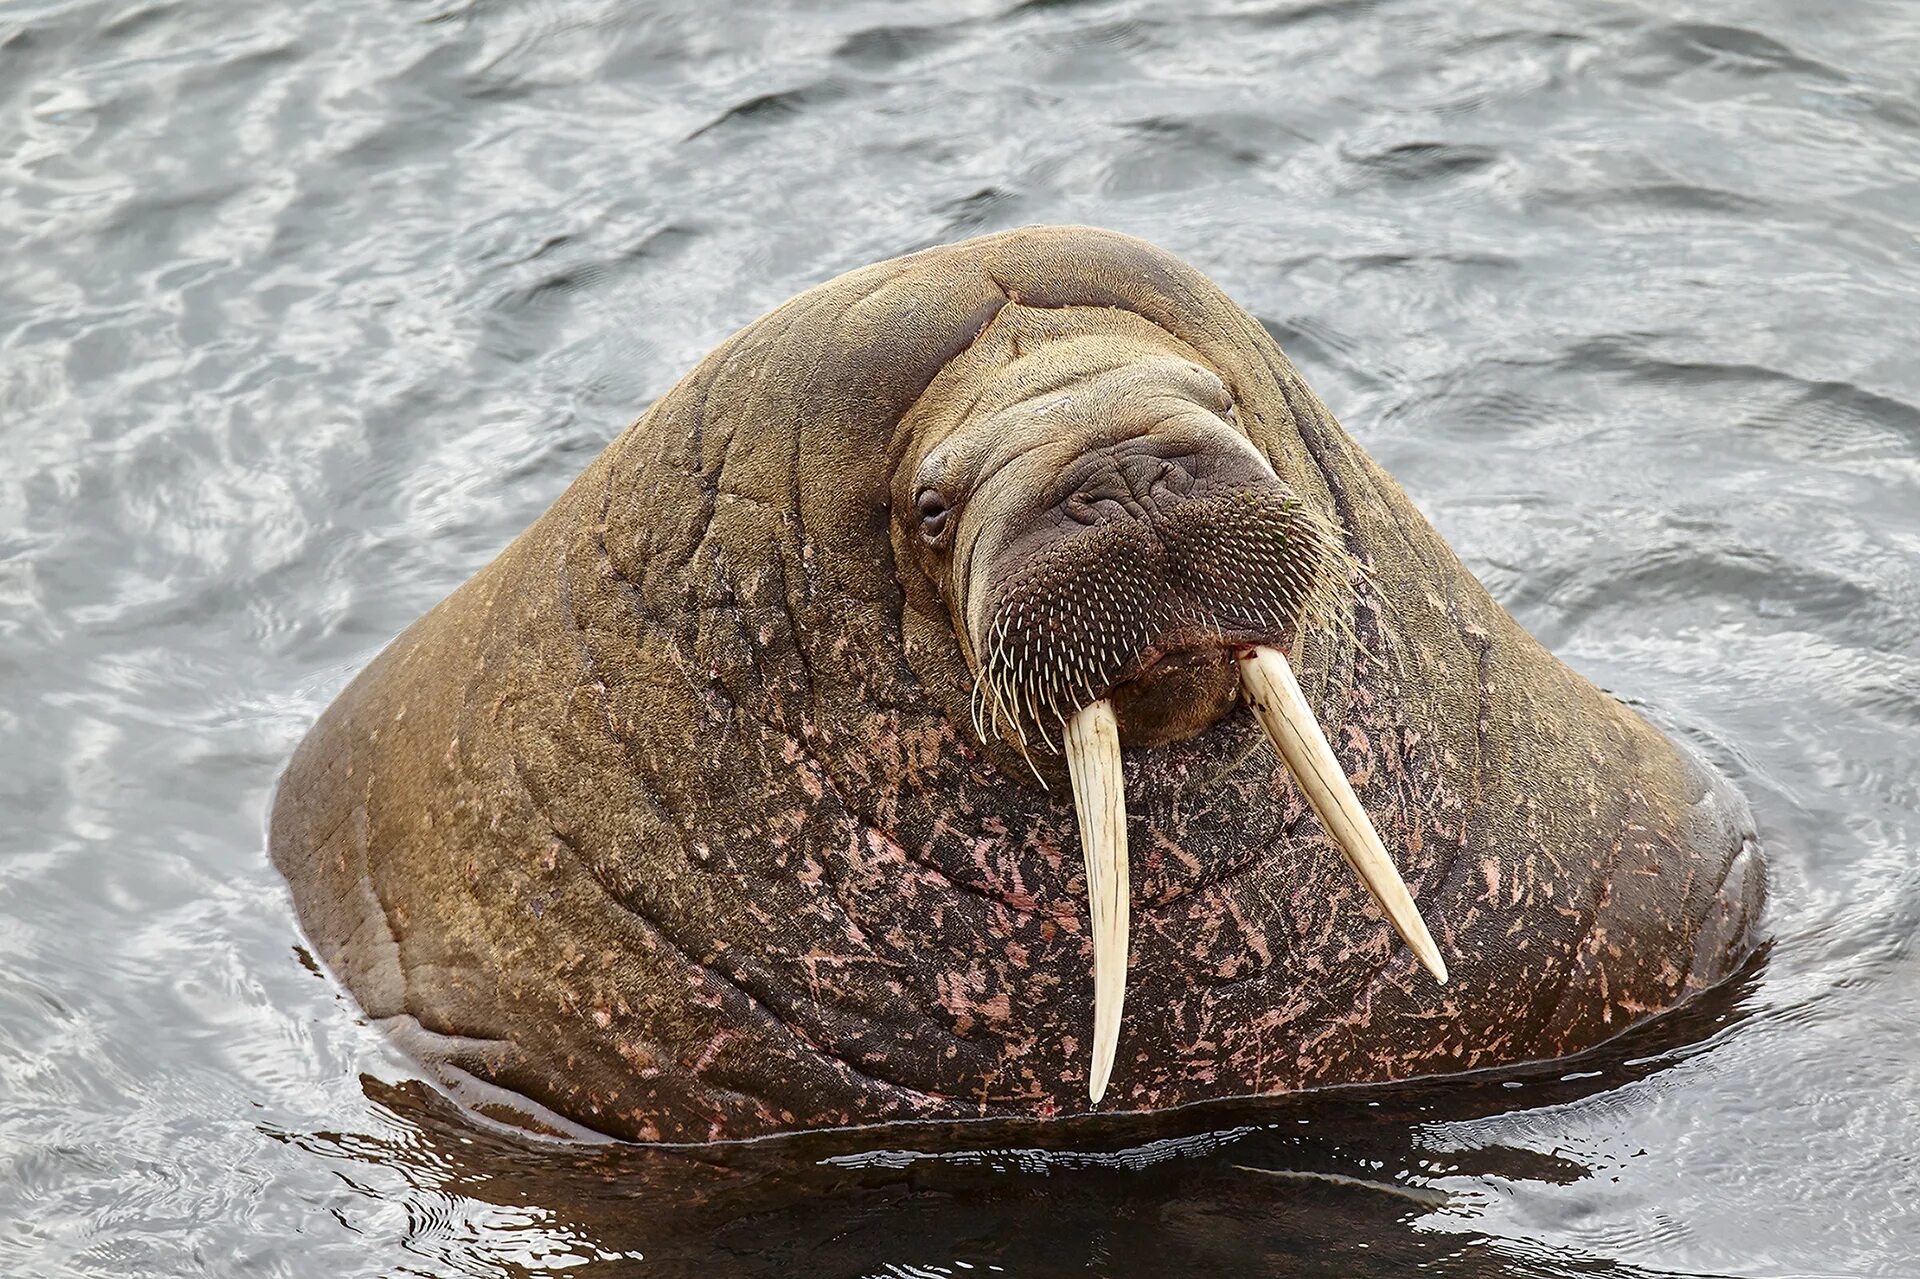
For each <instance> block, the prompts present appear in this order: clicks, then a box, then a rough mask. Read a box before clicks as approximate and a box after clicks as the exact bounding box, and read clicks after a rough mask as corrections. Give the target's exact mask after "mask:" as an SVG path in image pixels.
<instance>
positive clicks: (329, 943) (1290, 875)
mask: <svg viewBox="0 0 1920 1279" xmlns="http://www.w3.org/2000/svg"><path fill="white" fill-rule="evenodd" d="M269 843H270V852H271V856H272V858H273V860H274V862H275V864H276V865H277V866H278V867H279V868H280V870H281V871H282V872H283V873H284V875H285V876H286V878H287V880H288V881H289V883H290V885H291V887H292V893H293V900H294V904H295V908H296V911H297V913H298V916H299V920H300V923H301V925H302V927H303V928H304V930H305V933H306V935H307V937H308V939H309V940H310V942H311V945H312V947H313V949H314V950H315V951H316V952H317V954H318V956H319V958H320V959H321V960H322V961H323V962H324V963H325V964H326V966H327V967H328V968H329V969H331V970H332V972H333V973H334V974H336V975H337V976H338V978H339V979H340V980H341V981H342V982H343V983H344V984H345V985H346V987H347V988H348V989H349V990H350V991H351V992H352V993H353V995H354V996H355V997H356V998H357V999H358V1000H359V1002H360V1004H361V1006H362V1007H363V1008H364V1009H365V1011H366V1013H367V1014H368V1016H369V1017H371V1018H373V1019H375V1020H377V1021H378V1022H380V1023H381V1024H383V1025H385V1026H387V1027H388V1028H390V1029H391V1030H392V1031H393V1032H394V1033H395V1034H396V1035H397V1036H399V1037H400V1039H401V1041H402V1042H403V1043H404V1044H405V1045H406V1046H407V1047H408V1048H409V1049H410V1050H411V1051H412V1052H414V1053H415V1054H416V1055H417V1056H419V1057H420V1059H421V1060H422V1061H423V1062H425V1063H426V1064H427V1065H428V1067H429V1068H430V1070H431V1072H432V1073H433V1074H435V1075H436V1076H437V1077H438V1078H439V1079H440V1080H441V1081H443V1082H444V1083H445V1084H446V1085H447V1086H448V1087H449V1088H450V1090H452V1091H454V1092H455V1093H456V1094H457V1095H460V1096H462V1097H464V1098H466V1099H467V1100H468V1101H469V1102H470V1104H472V1105H474V1106H476V1107H478V1108H479V1109H481V1110H483V1111H487V1112H488V1113H496V1112H497V1113H500V1114H503V1115H508V1114H510V1115H511V1116H513V1117H515V1118H516V1119H517V1120H519V1121H521V1122H526V1123H529V1124H531V1125H534V1126H537V1127H545V1128H548V1129H557V1130H561V1131H572V1132H579V1133H588V1132H591V1133H596V1134H604V1135H609V1136H613V1137H623V1138H630V1139H637V1140H643V1141H664V1142H701V1141H711V1140H721V1139H732V1138H745V1137H755V1136H760V1135H765V1134H771V1133H777V1132H786V1131H795V1130H803V1129H812V1128H823V1127H834V1126H846V1125H863V1124H874V1123H884V1122H889V1121H901V1120H947V1119H964V1118H975V1117H990V1118H1010V1117H1031V1118H1037V1119H1046V1118H1053V1117H1060V1116H1068V1115H1073V1114H1076V1113H1081V1112H1085V1111H1087V1110H1088V1109H1089V1108H1092V1107H1095V1106H1097V1107H1099V1108H1102V1109H1104V1110H1108V1111H1145V1110H1155V1109H1164V1108H1170V1107H1174V1106H1180V1105H1184V1104H1187V1103H1191V1102H1197V1101H1204V1100H1209V1099H1216V1098H1227V1097H1239V1096H1256V1095H1264V1094H1275V1093H1283V1092H1293V1091H1297V1090H1304V1089H1311V1088H1316V1087H1321V1086H1327V1085H1334V1084H1343V1083H1355V1082H1364V1081H1385V1080H1397V1079H1405V1078H1409V1077H1413V1076H1420V1075H1431V1074H1441V1073H1449V1072H1457V1071H1463V1070H1471V1069H1475V1068H1480V1067H1486V1066H1492V1065H1500V1064H1507V1063H1513V1062H1520V1061H1528V1060H1544V1059H1551V1058H1556V1057H1560V1056H1565V1055H1567V1054H1571V1053H1574V1052H1578V1051H1580V1050H1582V1049H1585V1048H1588V1047H1590V1046H1592V1045H1594V1044H1597V1043H1599V1042H1600V1041H1602V1040H1604V1039H1607V1038H1609V1037H1611V1036H1613V1035H1615V1034H1617V1033H1619V1032H1620V1031H1622V1030H1624V1029H1626V1028H1627V1027H1628V1026H1631V1025H1633V1024H1634V1023H1636V1022H1638V1021H1640V1020H1642V1019H1644V1018H1647V1017H1649V1016H1651V1015H1653V1014H1655V1013H1657V1012H1659V1011H1661V1010H1664V1009H1667V1008H1670V1007H1672V1006H1674V1005H1675V1004H1676V1003H1678V1002H1680V1001H1682V1000H1684V999H1686V998H1687V997H1689V996H1690V995H1692V994H1694V993H1695V992H1698V991H1700V990H1702V989H1705V988H1707V987H1709V986H1711V985H1713V984H1714V983H1715V982H1717V981H1719V980H1720V979H1721V978H1723V977H1724V976H1726V975H1727V974H1728V973H1729V972H1731V971H1732V970H1733V969H1734V968H1735V967H1736V966H1737V965H1738V964H1739V963H1740V961H1741V960H1742V959H1743V958H1745V956H1746V955H1747V954H1748V953H1749V952H1750V951H1751V950H1752V948H1753V947H1754V945H1755V943H1756V940H1757V933H1758V930H1759V920H1760V917H1761V913H1762V907H1763V902H1764V897H1765V872H1764V866H1763V857H1762V854H1761V851H1760V847H1759V844H1758V841H1757V837H1756V834H1755V831H1754V828H1753V823H1752V820H1751V817H1750V815H1749V813H1748V810H1747V808H1746V806H1745V804H1744V803H1743V802H1742V800H1741V799H1740V798H1739V797H1738V795H1737V794H1735V793H1734V792H1733V791H1732V789H1731V788H1730V787H1729V786H1728V785H1727V784H1726V783H1725V782H1724V781H1722V780H1721V779H1720V778H1719V777H1718V776H1717V775H1715V774H1714V773H1713V772H1711V771H1710V770H1709V769H1708V768H1707V767H1706V766H1705V765H1704V764H1703V763H1702V762H1700V761H1699V760H1697V759H1696V758H1695V757H1693V756H1692V755H1691V754H1689V753H1688V752H1686V751H1684V750H1682V749H1680V748H1679V747H1678V746H1676V745H1675V744H1674V743H1673V742H1672V741H1671V740H1669V739H1668V738H1667V737H1666V736H1664V735H1662V734H1661V733H1660V732H1659V731H1658V730H1656V729H1655V728H1654V727H1652V726H1651V725H1650V724H1648V723H1647V722H1646V721H1645V720H1644V719H1642V718H1641V717H1640V716H1639V715H1638V714H1636V713H1635V712H1634V711H1632V710H1631V709H1629V708H1628V707H1626V706H1625V705H1623V704H1622V703H1621V702H1619V701H1617V700H1615V699H1614V698H1613V697H1610V696H1608V695H1607V694H1605V693H1603V692H1601V691H1600V690H1598V689H1596V688H1595V687H1594V686H1593V685H1591V684H1590V683H1588V682H1587V681H1586V680H1585V679H1583V678H1581V677H1580V676H1579V675H1577V674H1575V673H1574V672H1573V671H1571V670H1570V669H1568V668H1567V667H1566V666H1564V665H1563V664H1561V663H1560V662H1559V661H1558V660H1556V659H1555V658H1554V657H1553V656H1552V655H1550V654H1549V653H1548V652H1546V651H1545V650H1544V649H1543V648H1542V647H1541V646H1540V645H1539V644H1538V643H1537V642H1536V641H1535V640H1534V639H1533V638H1532V637H1531V636H1529V635H1528V634H1527V633H1526V632H1525V631H1524V630H1523V629H1522V628H1521V627H1520V626H1519V625H1518V624H1516V623H1515V622H1514V621H1513V620H1512V619H1511V618H1510V617H1508V616H1507V614H1506V613H1505V612H1504V611H1503V610H1502V609H1501V608H1500V607H1499V605H1498V604H1496V603H1495V602H1494V601H1493V599H1492V598H1491V597H1490V596H1489V595H1488V593H1487V592H1486V590H1485V589H1484V588H1483V587H1482V586H1481V585H1480V583H1479V582H1478V581H1476V580H1475V578H1474V577H1473V575H1472V574H1471V573H1470V572H1468V571H1467V569H1466V568H1465V567H1464V566H1463V565H1462V564H1461V563H1460V561H1459V560H1458V559H1457V558H1456V557H1455V556H1454V555H1453V553H1452V552H1451V551H1450V550H1449V548H1448V547H1447V546H1446V544H1445V543H1444V542H1443V541H1442V540H1441V538H1440V537H1439V536H1438V535H1437V534H1436V533H1435V532H1434V530H1433V529H1432V528H1431V527H1430V526H1429V525H1428V524H1427V522H1426V521H1425V520H1424V519H1423V518H1422V517H1421V516H1420V514H1419V513H1418V512H1417V511H1416V510H1415V509H1414V507H1413V505H1412V503H1411V502H1410V501H1409V500H1408V498H1407V497H1406V495H1405V494H1404V493H1403V492H1402V491H1401V490H1400V489H1399V487H1398V486H1397V485H1395V483H1394V482H1393V481H1392V480H1391V479H1390V478H1389V477H1388V476H1387V475H1386V474H1385V473H1384V472H1383V471H1382V470H1381V469H1380V468H1379V467H1378V466H1377V465H1375V464H1374V462H1373V461H1372V460H1371V459H1369V458H1368V457H1367V455H1366V454H1365V453H1364V452H1362V450H1361V449H1360V447H1359V446H1358V445H1357V444H1356V443H1355V442H1354V441H1353V440H1352V439H1351V438H1350V437H1349V436H1348V435H1347V434H1346V433H1345V432H1344V431H1343V430H1342V429H1341V428H1340V426H1339V425H1338V424H1337V423H1336V422H1335V420H1334V418H1333V416H1332V414H1331V413H1330V412H1329V411H1328V410H1327V408H1326V407H1325V406H1324V405H1323V404H1322V403H1321V402H1320V401H1319V400H1318V399H1317V398H1316V397H1315V396H1314V394H1313V393H1312V392H1311V391H1310V390H1308V388H1307V387H1306V385H1305V383H1304V382H1303V381H1302V379H1301V377H1300V375H1299V374H1298V373H1297V372H1296V370H1295V369H1294V367H1293V365H1292V364H1291V363H1289V361H1288V360H1287V358H1286V357H1285V356H1284V355H1283V354H1282V353H1281V351H1280V350H1279V348H1278V347H1277V345H1276V344H1275V343H1274V341H1273V340H1272V338H1271V337H1270V336H1269V335H1268V334H1267V332H1266V331H1265V330H1264V329H1263V328H1262V326H1261V325H1260V324H1259V323H1258V322H1257V321H1256V320H1254V319H1253V318H1252V317H1251V316H1249V315H1248V314H1247V313H1246V312H1245V311H1243V310H1241V309H1240V308H1239V307H1238V306H1237V305H1235V304H1234V303H1233V302H1232V301H1231V300H1230V299H1229V298H1228V297H1227V296H1226V295H1225V294H1224V293H1222V292H1221V290H1220V289H1218V288H1217V287H1215V286H1214V285H1213V284H1212V283H1210V282H1209V281H1208V280H1207V279H1206V278H1204V277H1203V276H1202V275H1200V274H1199V273H1198V272H1196V271H1195V270H1193V269H1192V268H1191V267H1189V266H1187V265H1185V264H1184V263H1182V262H1181V261H1179V260H1178V259H1176V258H1174V257H1173V256H1171V255H1169V254H1167V253H1165V252H1163V251H1161V250H1159V249H1156V248H1154V247H1153V246H1151V245H1148V244H1145V243H1143V242H1141V241H1139V240H1135V239H1131V238H1128V237H1126V236H1122V235H1118V234H1113V233H1109V232H1104V231H1098V230H1092V229H1087V228H1075V227H1057V228H1029V229H1025V230H1020V231H1014V232H1009V233H1004V234H999V235H994V236H988V237H985V238H981V239H975V240H969V241H966V242H964V243H959V244H953V245H948V246H942V247H936V248H931V249H927V250H924V251H921V252H918V253H913V254H910V255H908V256H905V257H901V258H897V259H894V260H892V261H888V262H882V263H879V264H877V265H874V266H870V267H867V268H865V269H862V270H857V271H854V272H852V273H850V274H847V275H843V276H841V277H839V278H838V279H834V280H831V281H829V282H827V283H825V284H822V285H820V286H818V287H816V288H813V289H811V290H809V291H807V292H805V293H802V294H801V295H799V296H798V297H796V298H794V299H792V300H791V301H789V302H787V303H786V304H784V305H782V306H781V307H779V308H778V309H776V310H774V311H773V312H771V313H770V314H768V315H766V316H765V317H763V318H762V319H760V320H758V321H756V322H754V323H753V324H751V325H749V326H748V327H747V328H745V329H743V330H741V331H740V332H739V333H737V334H735V335H734V336H733V337H731V338H729V339H728V340H726V341H725V342H724V343H722V344H721V345H720V346H719V347H718V348H717V349H716V350H715V351H714V352H713V353H712V354H711V355H709V356H708V357H707V358H706V359H705V360H703V361H702V362H701V363H700V364H699V365H698V366H697V367H696V368H695V369H694V370H693V371H692V372H691V373H689V374H688V375H687V376H686V377H685V378H684V379H683V380H682V381H681V382H680V383H679V384H678V385H676V386H675V387H674V388H673V389H672V390H670V391H669V392H668V393H667V394H666V395H664V396H663V397H662V398H661V399H659V400H658V401H657V402H655V403H654V404H653V405H652V407H650V408H649V409H648V410H647V411H646V412H645V414H644V415H643V416H642V417H641V418H640V419H639V420H638V421H637V422H635V423H634V424H633V425H632V426H630V427H629V428H627V430H626V431H625V432H624V433H622V434H621V435H620V436H619V437H618V438H616V439H615V440H614V441H613V442H612V443H611V444H610V445H608V447H607V448H606V449H605V451H604V452H602V453H601V454H600V455H599V457H598V458H596V459H595V460H594V462H593V463H592V464H591V465H589V466H588V467H587V469H586V470H585V471H584V472H583V473H582V474H581V475H580V476H579V477H578V479H576V480H575V481H574V483H573V484H572V485H571V486H570V487H569V488H568V489H567V490H566V491H565V493H564V494H562V495H561V497H560V498H559V500H558V501H556V502H555V503H554V505H553V506H552V507H551V508H550V509H549V510H548V511H547V512H546V514H545V515H543V516H542V517H541V518H540V519H539V520H538V521H536V522H535V523H534V524H533V525H532V526H531V527H530V528H528V529H527V530H526V531H525V532H524V533H522V534H521V535H520V536H519V537H518V538H516V539H515V540H514V541H513V542H512V543H511V544H510V545H509V546H508V547H507V548H506V549H505V550H504V551H503V552H501V554H500V555H499V557H498V558H497V559H495V560H494V561H493V562H492V563H490V564H488V565H487V566H486V567H485V568H483V569H482V570H481V571H480V572H479V573H477V574H476V575H475V576H474V577H473V578H472V579H471V580H470V581H468V582H467V583H466V584H465V585H463V586H462V587H460V588H459V589H458V590H457V591H455V592H454V593H453V594H452V595H451V596H449V597H448V598H447V599H446V600H445V601H443V602H442V603H441V604H439V605H438V606H437V607H435V608H434V609H433V610H432V611H431V612H429V613H428V614H427V615H426V616H425V617H423V618H422V619H421V620H420V621H418V622H417V623H415V624H414V625H413V626H412V627H410V628H409V629H408V630H407V631H405V632H404V633H403V634H402V635H400V636H399V637H398V638H397V639H396V640H394V641H393V643H392V644H391V645H390V646H389V647H388V648H387V649H386V650H385V651H384V652H382V653H381V654H380V655H379V656H378V657H377V658H376V659H374V661H373V662H372V663H371V664H370V665H368V666H367V668H366V669H365V670H364V671H362V672H361V673H360V675H359V676H358V677H357V678H356V679H354V680H353V681H352V683H351V684H350V685H349V686H348V687H347V689H346V690H345V691H344V692H342V693H341V694H340V696H339V697H338V699H337V700H336V701H335V702H334V703H333V704H332V705H331V706H330V707H329V708H328V709H327V710H326V711H325V713H324V714H323V715H322V716H321V717H320V719H319V721H318V722H317V723H316V724H315V726H314V727H313V729H312V730H311V731H310V733H309V734H308V735H307V737H306V738H305V740H304V741H303V742H302V743H301V744H300V746H299V747H298V749H297V750H296V751H295V753H294V755H293V758H292V760H291V761H290V763H289V765H288V767H287V769H286V772H285V774H284V776H283V779H282V782H281V785H280V787H279V790H278V793H277V796H276V798H275V802H274V808H273V814H272V819H271V825H270V835H269Z"/></svg>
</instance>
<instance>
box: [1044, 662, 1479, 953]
mask: <svg viewBox="0 0 1920 1279" xmlns="http://www.w3.org/2000/svg"><path fill="white" fill-rule="evenodd" d="M1238 656H1239V665H1240V682H1241V685H1242V687H1244V688H1245V689H1246V692H1247V699H1248V700H1249V701H1251V702H1252V703H1253V713H1254V714H1255V715H1256V716H1258V717H1259V720H1260V726H1261V727H1262V728H1264V729H1266V730H1267V736H1268V737H1269V738H1271V739H1272V740H1273V745H1274V748H1275V749H1276V750H1278V751H1279V752H1280V758H1281V760H1282V761H1283V762H1285V764H1286V766H1287V771H1288V772H1290V773H1292V774H1293V779H1294V780H1295V781H1296V782H1298V783H1299V784H1300V789H1301V790H1302V791H1303V792H1305V794H1306V797H1307V803H1308V804H1310V805H1312V806H1313V811H1314V815H1315V816H1317V817H1319V819H1320V824H1321V825H1322V826H1323V827H1325V828H1326V831H1327V834H1328V835H1329V836H1331V837H1332V839H1333V842H1334V844H1335V845H1336V846H1337V847H1338V848H1339V849H1340V852H1341V853H1342V854H1343V855H1344V856H1345V857H1346V859H1347V865H1349V866H1351V867H1353V872H1354V874H1356V875H1358V876H1359V877H1360V882H1361V883H1363V884H1365V885H1366V886H1367V891H1369V892H1371V893H1372V894H1373V899H1374V900H1375V901H1377V902H1379V903H1380V910H1381V912H1382V913H1384V914H1385V915H1386V917H1387V920H1388V922H1389V923H1391V924H1392V925H1393V927H1394V929H1395V931H1397V932H1398V933H1399V934H1400V936H1401V937H1402V938H1404V939H1405V941H1406V943H1407V945H1408V946H1410V947H1412V948H1413V953H1414V954H1415V955H1416V956H1418V957H1419V959H1420V962H1421V963H1422V964H1424V965H1426V969H1427V971H1428V972H1430V973H1432V974H1433V976H1434V980H1436V981H1438V982H1440V983H1441V984H1443V985H1444V984H1445V983H1446V980H1447V965H1446V962H1445V961H1444V960H1442V959H1441V958H1440V948H1439V947H1437V946H1435V945H1434V944H1433V937H1432V936H1431V935H1430V934H1429V933H1428V932H1427V925H1426V921H1424V920H1422V919H1421V918H1420V910H1419V908H1418V907H1417V906H1415V905H1414V904H1413V895H1412V894H1411V893H1409V892H1407V884H1406V881H1405V880H1403V879H1401V878H1400V872H1399V871H1398V870H1396V869H1395V868H1394V865H1393V859H1392V858H1391V857H1389V856H1387V849H1386V846H1385V845H1384V844H1382V843H1381V842H1380V835H1379V833H1378V832H1377V831H1375V830H1374V829H1373V823H1372V822H1371V821H1369V820H1368V818H1367V810H1366V809H1364V808H1362V807H1360V797H1359V796H1357V795H1355V794H1354V793H1353V787H1352V786H1351V785H1349V784H1348V782H1347V774H1346V770H1344V769H1342V768H1341V767H1340V761H1339V760H1338V759H1336V758H1335V757H1334V754H1333V747H1332V746H1330V745H1329V744H1328V743H1327V735H1326V734H1325V733H1323V732H1321V731H1320V725H1319V723H1318V722H1317V721H1315V719H1314V718H1313V711H1312V709H1311V708H1310V707H1309V706H1308V705H1307V699H1306V696H1305V694H1303V693H1301V691H1300V682H1299V681H1298V680H1296V679H1295V678H1294V677H1293V668H1292V667H1291V666H1289V665H1288V664H1287V659H1286V656H1285V655H1284V654H1282V653H1281V652H1280V650H1279V649H1277V648H1269V647H1267V646H1266V645H1260V646H1258V647H1255V648H1251V649H1242V650H1240V652H1239V655H1238ZM1076 776H1077V775H1076Z"/></svg>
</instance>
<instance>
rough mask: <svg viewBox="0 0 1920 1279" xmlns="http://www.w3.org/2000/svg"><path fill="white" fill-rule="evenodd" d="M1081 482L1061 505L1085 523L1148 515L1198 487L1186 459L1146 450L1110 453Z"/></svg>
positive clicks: (1187, 494)
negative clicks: (1164, 455)
mask: <svg viewBox="0 0 1920 1279" xmlns="http://www.w3.org/2000/svg"><path fill="white" fill-rule="evenodd" d="M1077 481H1078V482H1077V483H1075V484H1074V486H1073V489H1072V491H1071V492H1069V493H1068V494H1067V496H1066V498H1065V499H1064V500H1063V501H1062V502H1061V509H1062V510H1064V511H1065V512H1066V513H1067V514H1068V515H1069V516H1070V517H1072V518H1073V519H1075V520H1077V521H1078V522H1080V523H1082V524H1098V523H1101V522H1103V521H1105V520H1116V519H1126V518H1131V519H1137V520H1139V519H1148V518H1150V517H1151V516H1152V515H1153V514H1155V513H1156V511H1158V510H1160V509H1161V508H1164V507H1166V506H1168V505H1170V504H1172V503H1174V502H1177V501H1179V500H1180V499H1182V498H1185V497H1189V496H1191V495H1192V494H1193V491H1194V488H1195V487H1196V482H1195V477H1194V473H1193V471H1192V470H1191V469H1190V468H1189V467H1188V465H1187V464H1186V459H1183V458H1179V457H1163V456H1161V455H1160V454H1159V453H1155V452H1151V451H1148V450H1145V449H1138V450H1128V451H1126V452H1123V453H1118V454H1108V455H1104V456H1102V457H1100V458H1099V459H1098V460H1097V461H1096V462H1095V463H1094V464H1093V465H1092V467H1091V468H1090V469H1089V470H1087V471H1086V472H1084V473H1083V474H1082V475H1080V476H1078V477H1077Z"/></svg>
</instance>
